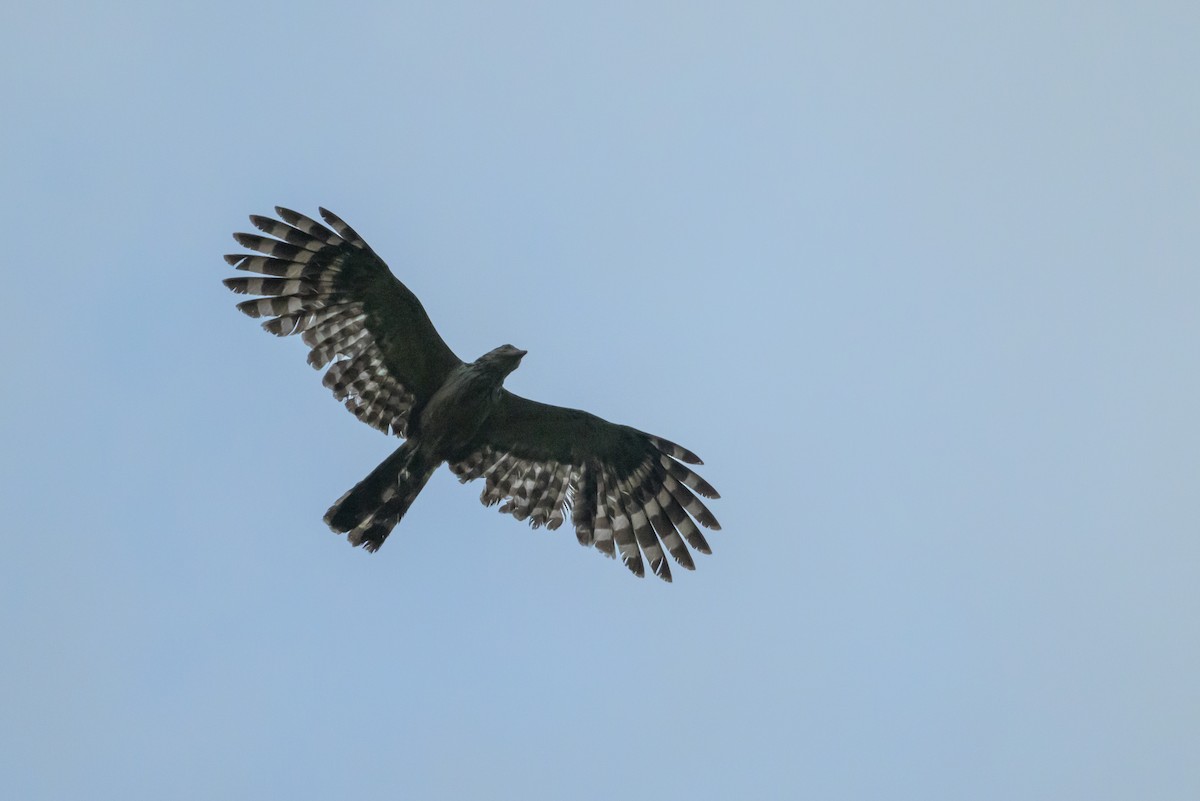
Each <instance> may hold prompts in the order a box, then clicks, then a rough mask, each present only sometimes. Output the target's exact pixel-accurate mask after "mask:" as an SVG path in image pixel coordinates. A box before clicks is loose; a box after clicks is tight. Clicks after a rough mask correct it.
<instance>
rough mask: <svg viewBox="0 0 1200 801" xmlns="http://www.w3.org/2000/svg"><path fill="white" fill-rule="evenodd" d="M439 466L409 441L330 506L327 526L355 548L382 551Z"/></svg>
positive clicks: (326, 517) (327, 513) (327, 514)
mask: <svg viewBox="0 0 1200 801" xmlns="http://www.w3.org/2000/svg"><path fill="white" fill-rule="evenodd" d="M439 465H441V462H440V461H438V460H436V459H430V458H429V456H428V455H426V454H425V453H423V452H422V451H421V449H419V448H418V447H416V446H415V445H414V444H413V442H412V440H408V441H406V442H405V443H404V444H403V445H401V446H400V447H399V448H397V449H396V451H395V452H394V453H393V454H392V455H391V456H389V457H388V458H386V459H384V460H383V461H382V462H381V463H380V464H379V466H378V467H376V468H375V469H374V470H372V471H371V472H370V474H369V475H368V476H367V477H366V478H364V479H363V480H362V481H360V482H358V483H357V484H355V485H354V487H352V488H351V489H350V490H349V491H347V492H346V494H344V495H343V496H342V497H340V498H338V499H337V501H336V502H335V503H334V504H333V506H331V507H329V511H327V512H326V513H325V524H326V525H328V526H329V527H330V528H331V529H333V530H334V531H336V532H338V533H339V534H346V535H347V539H348V540H349V541H350V544H351V545H362V546H363V547H364V548H366V549H367V550H368V551H377V550H379V546H381V545H383V541H384V540H385V539H387V535H388V534H390V533H391V531H392V529H393V528H395V527H396V524H397V523H399V522H400V520H401V519H402V518H403V517H404V515H405V513H407V512H408V509H409V507H410V506H412V503H413V501H415V500H416V499H417V496H418V495H420V494H421V490H422V489H424V488H425V484H426V483H427V482H428V481H429V478H430V476H432V475H433V471H434V470H436V469H437V468H438V466H439Z"/></svg>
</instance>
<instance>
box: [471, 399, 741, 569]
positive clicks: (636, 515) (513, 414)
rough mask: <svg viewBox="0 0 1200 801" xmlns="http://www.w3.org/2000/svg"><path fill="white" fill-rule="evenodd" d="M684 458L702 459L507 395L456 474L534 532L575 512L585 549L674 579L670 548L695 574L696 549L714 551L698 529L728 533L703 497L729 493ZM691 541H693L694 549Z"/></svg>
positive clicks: (573, 516)
mask: <svg viewBox="0 0 1200 801" xmlns="http://www.w3.org/2000/svg"><path fill="white" fill-rule="evenodd" d="M682 462H687V463H689V464H701V462H700V459H699V457H697V456H696V455H695V454H694V453H692V452H691V451H689V450H687V449H686V448H682V447H680V446H678V445H676V444H675V443H673V442H669V441H667V440H665V439H662V438H661V437H656V436H653V435H651V434H646V433H644V432H642V431H638V430H637V429H635V428H630V427H629V426H623V425H617V424H615V423H610V422H608V421H607V420H602V419H600V418H599V417H596V416H595V415H593V414H588V413H587V412H583V411H580V410H578V409H567V408H564V407H561V406H551V405H549V404H545V403H538V402H536V401H531V400H528V399H526V398H522V397H520V396H518V395H514V394H512V393H511V392H508V391H507V390H504V391H503V392H502V393H501V398H500V402H499V404H498V406H497V408H496V410H495V411H493V412H492V415H491V417H489V419H488V422H487V423H485V424H484V426H483V428H482V430H481V432H480V434H479V435H478V436H477V437H476V441H475V442H474V443H473V444H472V445H471V446H470V447H469V448H468V449H467V451H466V452H465V453H463V454H462V455H461V456H460V457H459V458H456V459H454V460H452V461H451V463H450V469H451V470H453V471H454V473H455V474H456V475H457V476H458V477H459V480H460V481H464V482H466V481H470V480H472V479H476V478H483V479H484V480H485V481H486V486H485V487H484V490H483V494H482V495H481V496H480V501H482V502H483V503H484V504H485V505H487V506H491V505H493V504H496V503H500V502H501V501H504V504H503V505H502V506H501V507H500V511H501V512H506V513H509V514H511V515H512V516H513V517H515V518H516V519H518V520H526V519H528V520H529V521H530V523H531V524H532V525H533V527H534V528H537V527H538V526H542V525H544V526H546V527H547V528H550V529H555V528H558V527H559V526H560V525H562V523H563V521H564V519H565V514H566V513H568V512H569V513H570V515H571V522H572V524H573V525H574V526H575V535H576V537H577V538H578V539H579V542H580V544H581V545H594V546H596V548H597V549H598V550H600V551H602V552H603V553H605V554H607V555H608V556H615V555H616V554H617V553H618V552H619V553H620V554H621V560H622V561H623V562H624V563H625V565H626V566H627V567H628V568H629V569H630V570H631V571H633V572H634V573H635V574H636V575H638V576H642V575H645V567H644V566H643V561H642V556H643V555H645V558H646V559H648V560H649V561H650V569H651V571H652V572H653V573H654V574H655V575H656V576H659V577H660V578H662V579H664V580H666V581H670V580H671V568H670V565H669V564H668V563H667V560H666V557H665V555H664V548H665V549H666V551H667V552H668V553H670V554H671V556H672V557H673V558H674V559H675V561H676V562H678V563H679V564H680V565H682V566H683V567H685V568H687V569H688V570H694V569H695V563H694V562H693V561H692V556H691V553H690V552H689V551H688V548H687V546H688V545H690V546H691V547H692V548H693V549H695V550H697V551H699V552H700V553H711V552H712V551H711V550H710V549H709V546H708V542H707V541H706V540H705V539H704V535H703V534H702V533H701V532H700V529H698V528H697V527H696V523H700V525H702V526H704V527H705V528H710V529H713V530H719V529H720V528H721V526H720V524H719V523H718V522H717V519H716V518H715V517H713V515H712V513H711V512H709V511H708V509H707V508H706V507H705V506H704V504H703V503H702V502H701V501H700V499H699V498H697V497H696V495H697V494H699V495H702V496H704V497H705V498H717V497H720V496H719V495H718V494H717V491H716V490H715V489H713V488H712V485H710V484H709V483H708V482H707V481H705V480H704V479H703V478H701V477H700V476H698V475H696V473H694V472H693V471H692V470H690V469H689V468H688V467H686V466H685V465H684V464H682ZM685 542H686V545H685Z"/></svg>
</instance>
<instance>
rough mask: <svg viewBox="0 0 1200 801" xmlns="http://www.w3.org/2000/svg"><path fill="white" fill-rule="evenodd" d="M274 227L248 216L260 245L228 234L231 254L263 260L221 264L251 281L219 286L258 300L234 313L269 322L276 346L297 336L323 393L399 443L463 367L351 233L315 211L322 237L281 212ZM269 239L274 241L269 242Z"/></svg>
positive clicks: (301, 219) (412, 299)
mask: <svg viewBox="0 0 1200 801" xmlns="http://www.w3.org/2000/svg"><path fill="white" fill-rule="evenodd" d="M275 211H276V213H278V214H279V217H280V218H281V219H282V220H283V222H280V221H279V220H273V219H270V218H269V217H260V216H258V215H252V216H251V217H250V222H252V223H254V226H255V227H256V228H258V229H259V230H260V231H262V232H263V233H265V234H269V236H259V235H258V234H234V235H233V238H234V239H235V240H237V242H238V244H240V245H242V246H243V247H246V248H249V249H250V250H254V251H257V252H258V253H262V254H265V255H261V256H260V255H254V254H249V253H235V254H232V255H229V256H226V257H225V260H226V261H227V262H228V263H229V264H231V265H233V266H234V267H237V268H238V269H239V270H247V271H249V272H252V273H258V275H259V276H265V277H254V278H226V279H225V285H226V286H227V287H229V288H230V289H232V290H233V291H234V292H238V293H242V294H249V295H265V296H266V297H263V298H260V299H258V300H247V301H245V302H243V303H239V304H238V308H239V309H241V310H242V311H243V312H244V313H246V314H248V315H249V316H251V317H269V318H270V319H269V320H267V321H266V322H265V323H263V328H265V329H266V330H268V331H270V332H271V333H272V334H275V335H277V336H286V335H288V334H302V336H303V338H304V342H305V344H307V345H308V346H309V347H310V348H312V351H311V352H310V353H309V354H308V363H309V364H311V365H312V366H313V367H315V368H317V369H318V370H319V369H321V368H322V367H324V366H325V365H326V364H329V362H331V361H332V362H333V364H332V365H330V367H329V370H328V371H327V372H326V373H325V379H324V384H325V386H327V387H328V388H329V389H331V390H332V391H333V395H334V397H335V398H337V399H338V400H341V401H345V404H346V408H347V409H349V410H350V412H351V413H352V414H354V416H355V417H357V418H358V419H359V420H362V421H363V422H364V423H367V424H368V425H370V426H372V427H373V428H377V429H379V430H380V431H383V432H384V433H388V432H391V433H395V434H397V435H399V436H407V432H408V423H409V420H410V419H413V418H415V417H416V415H418V414H419V413H420V410H421V407H422V406H424V405H425V403H426V402H427V401H428V400H429V398H430V396H432V395H433V393H434V392H436V391H437V389H438V387H440V386H441V385H442V382H443V381H444V380H445V378H446V375H447V374H448V373H449V372H450V371H451V370H453V369H454V368H455V367H456V366H457V365H459V364H461V363H462V362H461V361H460V360H459V358H458V357H457V356H455V355H454V352H453V351H452V350H450V348H449V346H447V345H446V343H445V341H444V340H443V339H442V337H441V336H440V335H439V334H438V332H437V329H435V328H434V327H433V323H432V322H431V321H430V320H429V315H428V314H426V313H425V309H424V307H423V306H421V302H420V301H419V300H417V297H416V295H414V294H413V293H412V292H411V291H409V289H408V287H406V286H405V285H404V284H402V283H401V282H400V281H399V280H398V279H397V278H396V277H395V276H394V275H392V272H391V270H389V269H388V266H387V265H386V264H385V263H384V261H383V259H381V258H379V256H377V255H376V254H375V251H373V250H371V248H370V246H368V245H367V243H366V242H364V241H363V239H362V237H361V236H359V235H358V233H357V232H356V231H355V230H354V229H353V228H351V227H350V226H349V225H347V224H346V223H345V222H344V221H343V220H342V219H341V218H340V217H338V216H337V215H336V214H333V213H332V212H330V211H328V210H326V209H321V216H322V217H323V218H324V219H325V222H327V223H328V224H329V227H326V226H324V225H322V224H321V223H319V222H317V221H316V220H313V219H311V218H309V217H306V216H304V215H303V214H300V213H299V212H295V211H292V210H290V209H285V208H281V207H278V206H277V207H276V208H275ZM272 237H274V238H272Z"/></svg>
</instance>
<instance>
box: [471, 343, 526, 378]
mask: <svg viewBox="0 0 1200 801" xmlns="http://www.w3.org/2000/svg"><path fill="white" fill-rule="evenodd" d="M526 353H528V351H524V350H521V349H520V348H515V347H513V346H512V345H501V346H500V347H498V348H495V349H493V350H489V351H488V352H487V353H485V354H483V355H482V356H480V357H479V358H478V359H476V360H475V363H476V364H479V365H482V366H486V367H489V368H491V369H493V370H496V371H497V372H499V373H500V375H501V376H506V375H508V374H509V373H511V372H512V371H513V370H516V369H517V367H518V366H520V364H521V357H522V356H524V355H525V354H526Z"/></svg>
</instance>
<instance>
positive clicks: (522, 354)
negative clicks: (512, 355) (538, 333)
mask: <svg viewBox="0 0 1200 801" xmlns="http://www.w3.org/2000/svg"><path fill="white" fill-rule="evenodd" d="M526 353H529V351H527V350H520V349H518V350H517V358H518V359H523V358H525V354H526Z"/></svg>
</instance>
